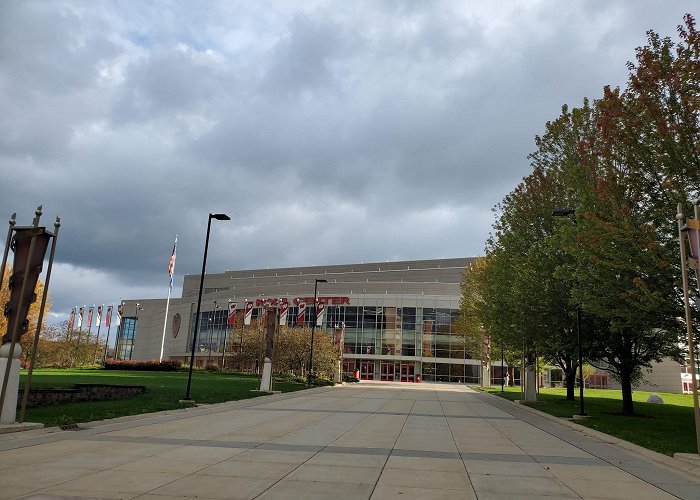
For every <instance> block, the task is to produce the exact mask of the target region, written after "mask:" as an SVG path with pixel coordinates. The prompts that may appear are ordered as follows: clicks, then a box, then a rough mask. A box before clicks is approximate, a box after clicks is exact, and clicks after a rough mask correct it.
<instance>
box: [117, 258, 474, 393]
mask: <svg viewBox="0 0 700 500" xmlns="http://www.w3.org/2000/svg"><path fill="white" fill-rule="evenodd" d="M472 260H473V259H472V258H455V259H435V260H420V261H403V262H386V263H369V264H348V265H331V266H315V267H296V268H277V269H255V270H245V271H227V272H225V273H219V274H207V275H205V277H204V290H203V295H202V307H201V312H200V317H199V333H198V339H197V342H196V347H195V363H196V364H197V365H200V366H201V365H204V364H207V363H220V360H221V358H222V357H223V355H224V352H223V350H224V345H225V343H226V339H230V338H231V336H234V337H235V336H236V335H239V334H241V333H244V332H236V331H235V330H234V328H231V327H229V326H228V325H227V314H228V313H227V309H228V304H229V302H231V303H235V304H236V307H237V309H239V310H243V309H245V308H246V304H251V305H249V306H248V308H251V309H252V310H251V311H250V312H251V314H252V318H253V319H255V318H256V317H258V316H260V315H261V314H262V311H263V307H264V305H265V304H275V305H276V304H281V303H285V304H287V306H288V315H287V325H288V326H295V325H297V324H298V323H297V315H298V313H299V308H300V307H304V306H308V307H306V311H305V313H304V314H303V318H304V319H303V322H304V324H305V325H307V326H309V325H311V322H312V321H313V314H314V313H313V310H312V308H311V304H313V294H314V285H315V283H316V280H325V281H326V282H322V283H319V284H318V303H319V309H323V312H322V313H321V320H320V327H319V330H317V333H318V332H323V331H326V332H328V334H330V332H332V331H333V330H334V329H335V328H336V327H338V325H344V326H345V342H344V349H343V359H342V364H343V372H344V373H345V374H348V375H352V374H353V373H357V372H359V374H360V378H361V379H365V380H386V381H404V382H412V381H416V380H417V379H418V377H419V376H420V377H421V378H422V379H423V380H428V381H444V382H462V383H479V382H480V364H481V363H480V361H479V359H478V353H470V352H468V350H466V349H465V341H464V336H463V335H462V333H461V332H460V331H459V329H458V328H457V318H458V315H459V300H460V282H461V280H462V278H463V273H464V271H465V269H466V268H467V266H468V265H469V263H470V262H471V261H472ZM199 282H200V276H199V275H188V276H185V278H184V284H183V291H182V297H181V298H177V299H171V301H170V307H169V310H168V314H167V318H166V314H165V306H166V301H165V300H164V299H155V300H154V299H139V300H127V301H125V302H124V304H123V311H124V316H123V319H122V323H121V325H120V327H119V331H118V338H117V346H116V352H117V357H118V358H120V359H134V360H146V359H158V358H159V356H160V352H161V345H162V349H163V353H164V355H163V359H180V360H183V361H185V360H186V361H189V357H190V352H191V346H192V334H193V331H194V321H195V312H196V301H197V295H198V292H199ZM137 304H138V305H137ZM301 304H304V305H301ZM317 324H318V323H317ZM235 328H243V329H244V328H245V326H236V327H235Z"/></svg>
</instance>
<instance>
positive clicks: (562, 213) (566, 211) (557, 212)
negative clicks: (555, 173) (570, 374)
mask: <svg viewBox="0 0 700 500" xmlns="http://www.w3.org/2000/svg"><path fill="white" fill-rule="evenodd" d="M569 215H571V216H572V217H571V220H572V221H573V223H574V226H575V225H576V209H575V208H556V209H554V210H552V217H569ZM576 337H577V342H578V386H579V387H578V390H579V399H580V400H581V403H580V405H579V415H581V416H582V417H584V416H586V412H585V410H584V404H583V341H582V339H581V306H580V305H577V306H576Z"/></svg>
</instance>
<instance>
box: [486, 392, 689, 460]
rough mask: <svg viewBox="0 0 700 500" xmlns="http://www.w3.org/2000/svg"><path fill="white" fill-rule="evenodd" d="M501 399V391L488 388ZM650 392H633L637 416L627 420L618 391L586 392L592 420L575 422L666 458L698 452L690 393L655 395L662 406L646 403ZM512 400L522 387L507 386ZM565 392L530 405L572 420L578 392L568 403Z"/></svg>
mask: <svg viewBox="0 0 700 500" xmlns="http://www.w3.org/2000/svg"><path fill="white" fill-rule="evenodd" d="M485 390H487V391H488V392H491V393H493V394H496V395H497V396H501V388H500V386H499V387H492V388H490V389H485ZM649 394H652V393H650V392H643V391H635V392H634V393H633V399H634V411H635V413H636V414H637V416H632V417H624V416H622V415H620V414H619V413H620V412H621V411H622V393H621V392H620V391H616V390H606V389H586V392H585V394H584V403H585V410H586V413H587V414H588V415H590V418H589V419H587V420H576V423H577V424H581V425H585V426H586V427H590V428H592V429H596V430H599V431H601V432H605V433H606V434H610V435H613V436H617V437H620V438H622V439H624V440H626V441H630V442H632V443H636V444H638V445H640V446H643V447H645V448H649V449H651V450H654V451H658V452H660V453H664V454H666V455H671V456H672V455H673V454H674V453H677V452H683V453H697V445H696V441H695V424H694V419H693V397H692V395H690V394H673V393H667V392H655V393H653V394H658V395H659V396H661V398H663V400H664V403H665V404H663V405H656V404H649V403H647V402H646V400H647V398H648V397H649ZM503 396H504V397H506V398H508V399H510V400H516V399H520V387H506V392H505V393H504V395H503ZM565 397H566V390H565V389H541V390H540V394H539V396H538V399H539V401H538V402H537V403H528V406H531V407H532V408H536V409H538V410H540V411H543V412H545V413H549V414H550V415H554V416H557V417H568V418H571V417H572V416H573V415H574V414H576V413H578V412H579V403H578V389H576V401H566V399H565Z"/></svg>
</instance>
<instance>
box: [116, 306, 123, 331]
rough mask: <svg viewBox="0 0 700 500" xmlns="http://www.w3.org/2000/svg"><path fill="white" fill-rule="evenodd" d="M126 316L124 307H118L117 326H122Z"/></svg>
mask: <svg viewBox="0 0 700 500" xmlns="http://www.w3.org/2000/svg"><path fill="white" fill-rule="evenodd" d="M123 315H124V305H122V304H119V305H118V306H117V326H119V325H121V324H122V316H123Z"/></svg>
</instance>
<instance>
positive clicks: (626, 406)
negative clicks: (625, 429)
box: [620, 367, 634, 415]
mask: <svg viewBox="0 0 700 500" xmlns="http://www.w3.org/2000/svg"><path fill="white" fill-rule="evenodd" d="M620 386H621V389H622V414H623V415H632V414H634V402H633V401H632V376H631V374H630V372H629V370H627V368H626V367H621V368H620Z"/></svg>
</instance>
